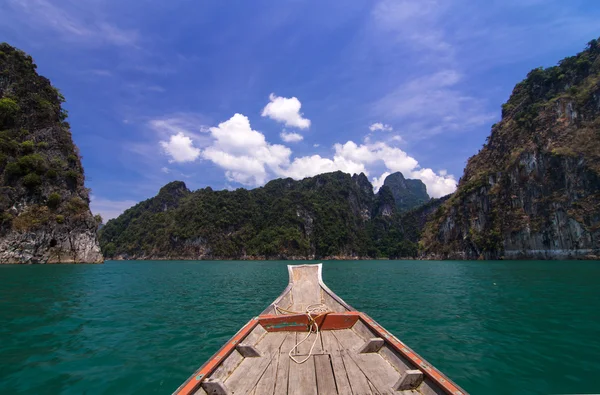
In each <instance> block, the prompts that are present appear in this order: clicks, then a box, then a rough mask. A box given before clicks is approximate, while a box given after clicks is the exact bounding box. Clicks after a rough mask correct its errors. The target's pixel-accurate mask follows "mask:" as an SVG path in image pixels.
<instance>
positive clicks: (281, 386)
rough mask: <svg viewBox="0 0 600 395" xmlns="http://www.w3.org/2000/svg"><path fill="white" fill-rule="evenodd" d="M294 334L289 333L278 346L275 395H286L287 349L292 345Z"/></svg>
mask: <svg viewBox="0 0 600 395" xmlns="http://www.w3.org/2000/svg"><path fill="white" fill-rule="evenodd" d="M295 342H296V335H295V334H294V333H290V334H289V335H288V336H287V337H286V338H285V340H284V341H283V343H282V344H281V347H280V348H279V359H278V362H277V374H276V377H275V391H274V394H275V395H286V394H287V393H288V377H289V372H290V357H289V356H288V353H289V351H290V350H291V349H292V347H294V343H295Z"/></svg>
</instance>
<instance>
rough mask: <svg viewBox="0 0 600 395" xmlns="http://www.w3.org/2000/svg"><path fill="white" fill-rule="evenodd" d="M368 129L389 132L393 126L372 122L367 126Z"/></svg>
mask: <svg viewBox="0 0 600 395" xmlns="http://www.w3.org/2000/svg"><path fill="white" fill-rule="evenodd" d="M369 130H370V131H371V132H376V131H378V130H381V131H384V132H391V131H392V130H393V128H392V127H391V126H390V125H385V124H383V123H381V122H375V123H374V124H372V125H371V126H369Z"/></svg>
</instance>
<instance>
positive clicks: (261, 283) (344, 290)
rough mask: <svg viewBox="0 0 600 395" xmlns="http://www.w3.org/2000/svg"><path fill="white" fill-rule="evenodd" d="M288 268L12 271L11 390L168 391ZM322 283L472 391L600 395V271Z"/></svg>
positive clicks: (384, 270) (339, 278) (371, 275)
mask: <svg viewBox="0 0 600 395" xmlns="http://www.w3.org/2000/svg"><path fill="white" fill-rule="evenodd" d="M288 263H300V262H282V261H280V262H276V261H269V262H253V261H237V262H227V261H218V262H217V261H203V262H192V261H172V262H156V261H146V262H141V261H135V262H134V261H125V262H123V261H121V262H112V261H109V262H106V263H105V264H104V265H47V266H12V265H0V393H2V394H4V393H6V394H9V393H10V394H13V393H33V394H82V393H86V394H121V393H123V394H148V393H153V394H170V393H171V392H172V391H174V390H175V389H176V388H177V387H178V386H179V385H180V384H181V383H182V382H183V381H184V380H185V379H186V378H187V377H189V376H190V375H191V374H192V373H193V372H194V370H195V369H197V368H198V367H199V366H200V365H202V364H203V363H204V362H205V360H206V359H207V358H209V357H210V356H211V355H212V354H213V353H214V352H215V351H217V350H218V349H219V348H220V347H221V346H222V345H223V343H224V342H225V341H227V340H228V339H229V338H230V337H231V336H232V335H233V334H234V333H235V332H237V330H238V329H239V328H240V327H241V326H242V325H244V324H245V323H246V322H247V321H248V320H249V319H250V318H252V317H253V316H256V315H258V314H259V313H260V312H261V311H262V310H263V309H264V308H265V307H266V306H267V305H268V304H269V303H271V302H272V301H273V300H274V299H275V298H276V297H277V296H278V295H279V294H280V293H281V292H282V291H283V289H284V288H285V286H286V285H287V281H288V278H287V269H286V265H287V264H288ZM323 277H324V280H325V283H326V284H327V285H328V286H329V288H331V289H332V290H333V291H334V292H335V293H337V294H338V295H339V296H340V297H341V298H343V299H344V300H345V301H346V302H347V303H349V304H350V305H352V306H353V307H354V308H356V309H358V310H361V311H364V312H366V313H367V314H369V315H370V316H371V317H372V318H374V319H375V320H377V321H378V322H379V323H380V324H381V325H383V326H384V327H385V328H386V329H388V330H389V331H390V332H392V333H394V334H395V335H396V336H397V337H398V338H399V339H400V340H402V341H404V342H405V343H406V344H407V345H408V346H410V347H411V348H413V349H414V350H415V351H416V352H417V353H419V354H421V355H422V356H423V357H424V358H426V359H427V360H428V361H429V362H431V363H432V364H433V365H434V366H435V367H437V368H438V369H440V370H441V371H442V372H443V373H445V374H446V375H447V376H449V377H450V378H451V379H453V380H454V381H456V382H457V384H459V385H460V386H462V387H463V388H464V389H465V390H467V391H469V392H471V393H473V394H550V393H552V394H561V393H563V394H566V393H570V394H573V393H600V262H589V261H587V262H586V261H573V262H571V261H569V262H565V261H563V262H552V261H497V262H485V261H478V262H458V261H455V262H421V261H334V262H325V263H324V268H323Z"/></svg>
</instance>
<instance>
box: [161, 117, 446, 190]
mask: <svg viewBox="0 0 600 395" xmlns="http://www.w3.org/2000/svg"><path fill="white" fill-rule="evenodd" d="M151 125H153V126H154V127H155V128H159V129H161V130H167V131H168V132H176V134H173V135H171V136H170V138H169V141H161V145H162V146H163V149H164V150H165V152H167V153H168V154H169V155H170V156H171V157H172V158H173V160H172V161H175V162H188V161H193V160H195V159H197V158H198V157H201V158H203V159H206V160H209V161H211V162H212V163H214V164H216V165H217V166H219V167H221V168H222V169H223V170H224V171H225V176H226V178H227V180H228V181H230V182H237V183H240V184H243V185H247V186H259V185H263V184H264V183H266V182H267V181H268V180H270V179H273V178H276V177H291V178H294V179H302V178H305V177H311V176H315V175H317V174H321V173H327V172H332V171H338V170H340V171H343V172H346V173H350V174H359V173H365V175H367V176H370V174H371V173H379V172H381V169H384V173H383V174H382V175H381V176H379V177H373V178H372V182H373V186H374V189H375V190H378V189H379V188H380V187H381V185H383V181H384V180H385V177H387V176H388V175H389V174H391V173H393V172H397V171H399V172H402V174H404V176H405V177H407V178H418V179H420V180H422V181H423V182H424V183H425V185H426V186H427V190H428V192H429V194H430V195H431V196H433V197H440V196H443V195H446V194H448V193H451V192H453V191H454V190H455V189H456V180H455V179H454V177H453V176H452V175H448V174H447V173H446V171H444V170H442V171H440V172H438V173H436V172H434V171H433V170H432V169H429V168H423V167H421V166H420V164H419V162H418V161H417V160H416V159H415V158H413V157H412V156H410V155H408V154H407V153H406V152H405V151H403V150H402V149H400V148H398V147H395V146H393V145H390V143H389V141H374V142H371V141H366V142H364V143H362V144H359V143H356V142H354V141H347V142H345V143H343V144H342V143H337V144H334V145H333V147H332V148H333V153H332V156H331V157H328V156H321V155H307V156H298V157H295V158H293V157H292V150H291V149H290V148H288V147H286V146H284V145H280V144H271V143H269V142H268V141H267V140H266V138H265V135H264V134H262V133H261V132H259V131H257V130H253V129H252V127H251V125H250V120H249V119H248V117H246V116H245V115H242V114H235V115H233V116H232V117H231V118H230V119H228V120H226V121H224V122H222V123H220V124H219V125H218V126H214V127H211V128H208V134H206V133H203V136H207V138H208V141H207V142H206V144H204V145H202V147H203V149H202V150H201V149H200V148H197V147H195V146H194V145H193V143H194V141H195V140H192V139H191V138H190V137H189V136H188V131H187V129H186V127H185V126H181V125H180V124H178V125H179V126H174V125H175V124H174V123H173V122H169V123H164V122H163V123H161V122H159V123H156V122H154V123H151ZM289 135H297V136H298V137H292V138H290V136H289ZM284 136H285V137H284ZM301 137H302V136H301V135H298V134H296V133H287V132H283V133H282V134H281V138H282V139H284V140H286V139H287V140H288V142H291V141H294V140H295V139H301ZM392 140H393V139H392ZM316 146H318V144H317V145H316ZM163 171H164V170H163Z"/></svg>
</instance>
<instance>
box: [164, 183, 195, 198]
mask: <svg viewBox="0 0 600 395" xmlns="http://www.w3.org/2000/svg"><path fill="white" fill-rule="evenodd" d="M189 192H190V190H189V189H188V187H187V185H185V182H183V181H171V182H170V183H168V184H167V185H165V186H163V187H162V188H160V191H159V192H158V194H159V195H171V196H182V195H185V194H187V193H189Z"/></svg>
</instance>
